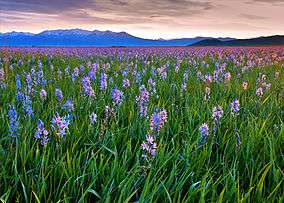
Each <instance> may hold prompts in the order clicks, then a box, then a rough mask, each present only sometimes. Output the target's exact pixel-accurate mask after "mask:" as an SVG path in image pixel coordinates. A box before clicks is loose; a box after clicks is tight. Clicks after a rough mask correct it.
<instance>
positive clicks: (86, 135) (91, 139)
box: [0, 49, 284, 202]
mask: <svg viewBox="0 0 284 203" xmlns="http://www.w3.org/2000/svg"><path fill="white" fill-rule="evenodd" d="M281 50H282V49H281ZM144 51H145V50H144ZM228 52H229V53H230V51H228ZM122 53H124V52H123V51H122ZM126 53H127V52H126ZM182 53H183V52H182ZM282 53H283V50H282ZM139 54H140V55H139ZM245 54H246V55H245V56H247V57H248V55H249V53H245ZM259 54H261V53H259V52H258V51H255V53H254V55H255V56H257V55H259ZM262 54H263V57H264V56H270V55H271V53H269V52H266V53H262ZM7 55H8V56H9V57H10V56H11V57H12V58H10V61H9V62H7V61H6V62H5V61H2V67H3V69H4V70H5V80H4V83H5V85H6V88H3V89H0V118H1V119H0V120H1V121H0V124H1V129H0V133H1V138H0V199H1V201H2V202H96V201H100V202H135V201H139V202H217V201H218V202H283V201H284V190H283V188H284V182H283V181H284V171H283V169H284V148H283V144H284V127H283V118H284V104H283V103H284V102H283V86H284V80H283V79H284V77H283V76H284V71H283V66H281V63H277V64H274V65H273V64H270V65H265V66H261V67H257V66H256V67H254V68H251V69H249V70H247V71H245V72H244V73H241V70H240V68H239V67H235V66H234V65H233V64H232V63H230V62H228V61H226V63H227V68H226V69H227V71H229V72H230V73H231V74H232V79H231V80H230V81H228V82H226V83H225V82H222V83H211V84H209V86H210V88H211V94H210V99H209V100H206V101H205V100H204V89H205V86H208V84H207V85H206V84H205V83H204V82H201V81H200V80H198V78H197V71H198V70H201V71H202V72H211V73H212V72H213V70H214V69H215V67H214V63H215V61H216V60H217V61H219V62H225V54H224V55H223V57H222V58H221V59H218V57H217V56H216V55H213V57H212V56H210V55H204V56H194V55H189V56H188V55H186V54H185V55H183V56H182V58H181V60H182V61H181V65H180V69H179V72H175V66H176V63H177V59H179V58H180V56H179V55H178V54H177V53H175V52H174V51H172V52H170V54H163V53H160V52H159V51H157V52H153V53H150V56H152V57H153V59H151V57H147V56H146V54H143V50H141V53H139V52H138V55H139V56H140V57H135V56H134V55H131V54H130V55H129V56H127V54H126V55H123V56H122V58H121V56H119V54H117V53H108V55H101V54H98V55H96V54H94V56H87V55H84V56H83V57H81V56H74V55H72V56H65V55H61V54H55V55H54V56H53V57H52V58H50V57H48V56H47V54H39V53H36V54H34V57H35V60H34V66H35V70H37V64H38V60H40V61H41V62H42V66H43V71H44V75H45V78H46V80H47V81H48V84H47V86H46V87H45V89H46V91H47V99H46V100H45V101H44V102H42V101H41V100H40V97H39V95H38V92H39V91H40V90H41V89H42V86H40V85H38V86H34V89H35V90H36V91H37V93H35V94H34V96H32V107H33V110H34V114H35V115H34V118H31V119H29V118H27V117H26V116H25V115H24V113H23V111H22V106H21V104H20V103H18V102H17V101H16V99H15V95H16V86H15V76H16V74H19V75H20V76H21V81H22V85H23V86H24V87H25V85H24V81H25V76H24V71H25V72H30V71H31V67H32V65H31V64H30V63H29V60H30V59H31V57H32V56H31V54H24V53H19V52H9V53H6V52H2V54H0V56H1V58H2V59H5V57H7ZM192 58H193V59H194V60H196V61H197V65H193V63H191V62H190V60H191V59H192ZM20 59H23V64H21V65H20V66H18V65H16V64H17V63H18V61H19V60H20ZM145 60H148V61H149V63H145V62H144V61H145ZM237 60H240V59H237ZM246 60H248V59H243V60H240V61H246ZM89 61H91V63H98V64H100V66H101V67H102V66H103V64H106V63H109V64H110V69H109V70H108V71H107V74H108V77H109V78H110V77H112V78H113V83H112V82H109V84H108V89H107V90H106V91H101V90H100V89H99V85H98V82H99V77H100V72H101V71H100V70H98V72H97V74H96V80H95V81H94V82H92V86H93V88H94V90H95V92H96V98H95V99H92V98H88V97H84V96H82V95H81V92H82V87H81V78H82V76H83V75H85V74H87V73H88V71H89V69H88V68H87V64H88V62H89ZM203 61H205V62H206V63H207V64H209V65H208V67H207V68H203V66H202V62H203ZM11 64H12V65H13V69H11V68H9V66H10V65H11ZM50 64H52V65H53V67H54V71H52V70H51V68H50V67H51V66H50ZM134 64H136V65H137V68H135V65H134ZM165 64H168V66H169V69H168V71H167V77H166V79H164V80H163V79H161V78H160V77H158V74H154V78H153V79H154V80H155V82H156V94H155V93H152V94H151V95H150V101H149V111H148V112H149V113H148V114H149V116H151V114H152V113H153V112H154V109H155V108H156V107H159V108H162V107H163V108H165V109H166V110H167V112H168V121H167V123H166V124H165V126H164V127H163V129H162V130H161V132H160V133H159V136H158V139H157V142H158V150H157V154H156V156H155V157H154V158H153V159H151V160H150V161H149V162H146V161H144V160H143V158H142V157H141V156H142V150H141V148H140V145H141V143H142V142H143V140H144V139H145V135H146V134H147V131H148V129H149V118H142V117H141V116H139V112H138V109H137V105H136V103H135V97H136V96H137V95H138V94H139V85H136V78H135V77H136V76H135V75H134V76H132V73H133V72H134V73H135V72H137V71H139V72H140V73H141V76H142V77H141V82H140V84H144V85H145V86H146V87H147V81H148V79H149V78H150V77H151V69H157V68H159V67H161V66H163V65H165ZM80 65H83V66H84V67H85V69H84V71H83V72H82V73H81V74H80V77H79V78H77V79H76V82H72V80H71V79H70V74H69V75H68V74H67V75H66V76H64V70H65V68H66V67H67V66H70V69H71V70H70V72H72V70H73V69H74V68H75V67H79V66H80ZM126 66H129V73H128V75H127V77H128V79H129V80H130V83H131V86H130V87H129V88H128V89H124V88H123V87H122V79H123V77H122V75H121V72H120V70H124V69H125V67H126ZM152 67H153V68H152ZM58 69H59V70H61V71H62V77H61V78H60V77H58V74H57V70H58ZM143 71H144V73H143ZM186 71H188V72H189V74H188V77H189V79H188V82H187V88H186V91H185V92H182V90H181V85H182V82H183V77H184V73H185V72H186ZM260 72H261V73H262V74H265V75H266V76H267V80H268V81H269V82H270V83H271V89H270V90H269V91H264V95H263V96H262V97H261V98H259V97H257V96H256V94H255V91H256V88H257V85H256V81H257V78H258V77H259V74H260ZM275 72H279V75H280V76H279V77H277V78H276V77H275ZM116 73H117V76H116ZM239 73H240V74H241V76H240V78H239V79H238V76H237V75H238V74H239ZM152 77H153V75H152ZM243 81H248V84H249V87H248V89H247V90H243V89H242V82H243ZM114 86H116V87H118V88H119V89H121V90H122V91H123V92H124V101H123V103H122V104H121V106H119V107H115V106H114V104H113V103H112V98H111V90H112V89H113V87H114ZM55 88H60V89H61V90H62V92H63V95H64V101H62V102H61V103H60V102H58V101H57V99H56V96H55ZM147 88H148V87H147ZM68 98H72V100H73V103H74V106H75V109H74V111H73V112H72V114H73V115H74V118H73V120H72V122H71V125H70V126H69V129H68V133H67V135H66V139H64V140H56V139H55V133H54V132H52V131H51V130H50V127H49V126H50V121H51V119H52V117H53V115H54V114H55V112H58V113H60V114H61V115H64V114H67V112H66V111H65V110H63V109H62V108H61V106H62V104H63V103H64V102H65V101H66V100H67V99H68ZM234 98H237V99H238V100H239V101H240V104H241V110H240V112H239V115H238V116H235V117H234V116H233V115H232V114H231V111H230V103H231V102H232V100H233V99H234ZM11 104H14V105H15V106H16V109H17V112H18V114H19V117H20V118H19V119H20V120H19V121H20V127H19V133H18V136H17V137H16V138H12V137H9V136H8V130H9V119H8V117H7V114H8V110H9V105H11ZM107 105H108V106H111V107H113V108H114V111H115V115H114V116H112V117H111V118H110V119H109V121H108V122H107V123H105V122H104V110H105V106H107ZM216 105H221V106H222V107H223V109H224V116H223V117H222V119H221V124H220V127H219V129H218V131H217V134H216V135H215V136H214V135H213V132H212V129H213V125H214V122H213V120H212V108H213V107H214V106H216ZM91 112H95V113H96V114H97V116H98V121H97V122H96V123H95V125H90V121H89V115H90V113H91ZM38 119H41V120H42V121H43V122H44V123H45V126H46V128H48V129H49V130H50V132H49V133H50V134H49V136H50V141H49V143H48V144H47V145H46V146H42V145H40V144H39V142H38V141H37V140H36V139H35V138H34V133H35V131H36V127H37V126H36V125H37V121H38ZM204 122H206V123H207V124H208V125H209V128H210V135H209V137H208V139H207V143H206V144H205V145H204V146H202V147H197V146H198V142H199V140H200V134H199V130H198V129H199V126H200V125H201V124H202V123H204ZM235 128H236V129H237V130H238V132H239V134H240V138H241V145H240V146H239V147H237V146H236V143H237V142H236V137H235V132H234V129H235ZM216 140H218V141H216Z"/></svg>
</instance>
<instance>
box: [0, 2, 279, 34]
mask: <svg viewBox="0 0 284 203" xmlns="http://www.w3.org/2000/svg"><path fill="white" fill-rule="evenodd" d="M283 19H284V0H201V1H198V0H78V1H77V0H44V1H41V0H12V1H11V0H0V32H10V31H24V32H33V33H38V32H41V31H43V30H46V29H69V28H82V29H87V30H94V29H98V30H111V31H126V32H128V33H130V34H132V35H135V36H139V37H144V38H155V39H156V38H165V39H170V38H181V37H195V36H212V37H237V38H249V37H255V36H264V35H275V34H282V35H284V21H283Z"/></svg>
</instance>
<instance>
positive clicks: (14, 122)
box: [8, 106, 19, 137]
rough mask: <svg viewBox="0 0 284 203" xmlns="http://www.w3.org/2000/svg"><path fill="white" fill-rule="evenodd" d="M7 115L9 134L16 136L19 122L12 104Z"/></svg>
mask: <svg viewBox="0 0 284 203" xmlns="http://www.w3.org/2000/svg"><path fill="white" fill-rule="evenodd" d="M8 116H9V126H10V129H9V136H11V137H17V132H18V126H19V122H18V114H17V112H16V109H15V107H14V106H10V109H9V112H8Z"/></svg>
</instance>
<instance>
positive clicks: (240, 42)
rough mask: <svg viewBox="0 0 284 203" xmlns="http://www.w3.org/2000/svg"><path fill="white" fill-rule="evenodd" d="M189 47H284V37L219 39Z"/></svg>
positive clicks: (206, 40)
mask: <svg viewBox="0 0 284 203" xmlns="http://www.w3.org/2000/svg"><path fill="white" fill-rule="evenodd" d="M188 45H189V46H262V45H266V46H271V45H284V36H283V35H282V36H281V35H274V36H269V37H257V38H251V39H233V40H228V41H221V40H218V39H204V40H201V41H199V42H196V43H194V44H188Z"/></svg>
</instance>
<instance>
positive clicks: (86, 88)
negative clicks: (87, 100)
mask: <svg viewBox="0 0 284 203" xmlns="http://www.w3.org/2000/svg"><path fill="white" fill-rule="evenodd" d="M81 84H82V87H83V95H85V96H89V97H95V96H96V94H95V91H94V89H93V88H92V86H91V80H90V78H89V77H88V76H84V77H83V78H82V81H81Z"/></svg>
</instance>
